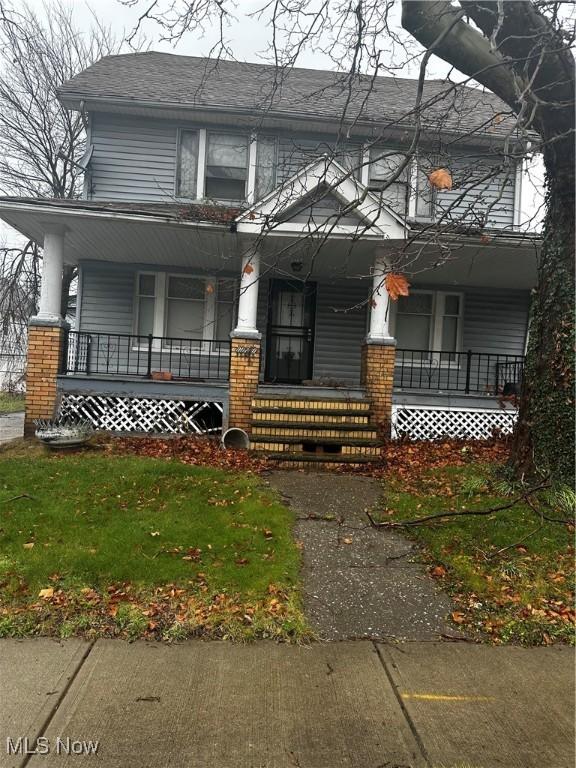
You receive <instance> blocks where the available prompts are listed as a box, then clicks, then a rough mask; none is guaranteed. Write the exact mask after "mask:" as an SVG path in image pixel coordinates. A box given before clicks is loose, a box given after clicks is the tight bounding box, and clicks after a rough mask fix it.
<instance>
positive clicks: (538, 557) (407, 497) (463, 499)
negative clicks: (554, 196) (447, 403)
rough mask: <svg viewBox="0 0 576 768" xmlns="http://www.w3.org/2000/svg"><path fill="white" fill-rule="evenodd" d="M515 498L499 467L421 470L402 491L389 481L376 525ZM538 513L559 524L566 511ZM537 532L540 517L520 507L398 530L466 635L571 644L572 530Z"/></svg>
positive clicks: (552, 527)
mask: <svg viewBox="0 0 576 768" xmlns="http://www.w3.org/2000/svg"><path fill="white" fill-rule="evenodd" d="M508 485H509V484H508ZM515 494H517V489H515V488H514V487H513V486H512V487H507V483H506V482H505V481H503V480H502V478H501V476H500V474H499V468H498V467H494V466H488V465H479V464H472V465H468V466H464V467H445V468H442V469H435V470H430V471H424V472H423V473H422V474H421V475H420V477H419V478H418V480H417V481H416V482H413V483H411V484H410V486H409V487H407V484H406V483H404V482H401V481H399V480H397V479H395V478H393V477H391V478H389V479H388V482H387V489H386V496H385V509H384V510H383V513H382V515H381V519H382V520H387V521H391V522H393V521H395V520H409V519H414V518H417V517H423V516H426V515H431V514H435V513H439V512H445V511H459V510H460V511H461V510H463V509H469V510H474V509H476V510H487V509H490V508H492V507H495V506H498V505H500V504H506V503H507V502H509V501H510V500H511V499H512V498H513V497H514V495H515ZM538 503H539V502H538ZM545 514H546V515H547V516H551V515H554V516H556V517H566V516H567V511H566V510H559V509H555V510H554V509H553V510H551V509H549V508H546V510H545ZM539 526H540V520H539V518H538V517H537V516H536V515H535V514H534V512H533V511H532V510H531V509H530V508H529V507H528V506H527V505H526V504H523V503H522V504H518V505H517V506H515V507H514V508H512V509H509V510H505V511H500V512H495V513H493V514H490V515H488V516H463V517H457V518H452V519H450V520H449V521H448V520H444V521H439V522H434V523H432V524H430V523H429V524H426V525H419V526H416V527H412V528H404V529H402V531H403V533H404V532H405V533H406V535H408V536H411V537H413V538H415V539H416V540H417V541H419V542H420V543H421V544H423V545H424V553H425V554H424V557H425V559H426V560H427V561H428V562H429V563H430V565H431V566H433V567H432V573H433V574H434V575H435V576H436V577H438V578H439V581H440V583H441V584H442V585H443V586H444V587H445V588H447V589H448V590H449V591H450V592H451V593H452V594H453V595H454V596H455V598H456V600H457V603H458V604H457V611H456V613H455V619H456V621H457V622H458V623H459V624H461V625H463V626H464V627H466V628H467V629H468V630H469V631H472V632H479V633H481V634H483V635H488V636H490V637H492V638H493V639H494V640H495V641H497V642H517V643H523V644H539V643H548V642H552V641H554V640H559V641H568V642H570V641H572V640H573V638H574V627H573V624H572V619H573V615H574V614H573V605H574V602H573V593H572V589H571V587H572V584H573V579H574V565H573V562H574V551H573V527H570V526H567V525H560V524H558V523H552V522H544V524H543V526H542V527H541V528H539ZM537 529H539V530H537ZM511 545H512V546H511ZM508 547H510V548H509V549H508ZM501 550H503V551H501ZM438 565H439V566H441V568H440V569H438V568H436V569H434V566H438ZM443 569H444V570H445V574H444V572H443Z"/></svg>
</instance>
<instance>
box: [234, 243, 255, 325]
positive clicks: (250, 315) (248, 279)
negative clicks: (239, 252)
mask: <svg viewBox="0 0 576 768" xmlns="http://www.w3.org/2000/svg"><path fill="white" fill-rule="evenodd" d="M259 279H260V254H259V253H258V251H257V250H251V251H249V252H248V253H247V254H246V255H245V256H244V257H243V259H242V275H241V277H240V296H239V298H238V322H237V323H236V328H235V329H234V330H233V332H232V336H235V337H238V338H248V339H250V338H252V339H259V338H260V337H261V334H260V333H259V332H258V328H257V327H256V318H257V313H258V288H259V285H258V283H259Z"/></svg>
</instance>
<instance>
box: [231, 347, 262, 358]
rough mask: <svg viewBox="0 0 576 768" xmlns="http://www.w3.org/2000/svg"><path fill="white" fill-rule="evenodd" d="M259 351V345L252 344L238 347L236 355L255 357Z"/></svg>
mask: <svg viewBox="0 0 576 768" xmlns="http://www.w3.org/2000/svg"><path fill="white" fill-rule="evenodd" d="M258 352H259V348H258V347H257V346H254V345H253V346H250V347H246V346H244V347H236V355H237V356H238V357H254V356H255V355H257V354H258Z"/></svg>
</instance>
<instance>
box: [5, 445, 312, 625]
mask: <svg viewBox="0 0 576 768" xmlns="http://www.w3.org/2000/svg"><path fill="white" fill-rule="evenodd" d="M33 453H34V454H37V453H38V451H36V450H35V451H34V452H33ZM5 455H6V454H4V456H5ZM0 459H1V461H0V516H1V522H0V552H1V554H0V634H4V635H7V634H13V635H21V634H59V635H61V636H62V635H64V636H66V635H70V634H85V635H88V636H102V635H104V636H105V635H122V636H128V637H131V638H133V637H137V636H150V637H155V638H168V639H178V638H181V637H186V636H189V635H194V634H207V635H210V636H218V637H235V638H249V637H257V636H273V637H278V638H282V639H299V638H300V637H302V636H303V635H305V634H306V629H305V626H304V621H303V618H302V613H301V610H300V603H299V598H298V568H299V551H298V549H297V547H296V545H295V543H294V541H293V539H292V533H291V529H292V516H291V513H290V511H289V510H287V509H286V508H285V507H284V506H282V505H281V504H280V503H279V502H278V501H277V500H276V499H275V498H274V496H273V495H272V494H271V493H270V492H268V491H266V490H264V489H262V487H261V486H260V485H259V482H258V480H257V478H256V477H255V476H253V475H251V474H249V473H244V474H240V473H231V472H225V471H222V470H217V469H210V468H206V467H189V466H186V465H184V464H181V463H178V462H175V461H162V460H156V459H150V458H141V457H134V456H110V455H107V456H104V455H99V454H98V453H96V452H95V451H88V452H86V453H83V454H75V455H68V456H59V455H50V454H44V453H42V454H41V455H31V456H27V455H25V453H23V454H22V455H15V456H13V457H10V456H8V457H5V458H2V455H0Z"/></svg>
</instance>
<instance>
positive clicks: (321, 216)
mask: <svg viewBox="0 0 576 768" xmlns="http://www.w3.org/2000/svg"><path fill="white" fill-rule="evenodd" d="M322 195H323V196H322V198H321V199H320V200H318V201H317V202H314V197H316V196H311V195H308V197H307V198H304V199H303V200H301V201H300V202H299V203H297V204H296V205H293V206H291V207H290V208H288V209H287V210H286V211H285V212H284V213H283V214H282V215H281V216H279V217H278V220H279V221H282V222H284V221H291V222H295V223H298V224H309V225H310V226H311V227H318V226H321V225H322V224H326V223H327V224H328V226H333V225H335V224H337V225H338V226H340V225H342V226H351V227H356V226H359V225H360V224H361V220H360V218H359V217H358V216H354V215H352V214H348V215H346V216H341V215H339V214H340V210H341V208H342V203H341V202H340V201H339V200H338V198H337V197H336V196H335V195H331V194H326V192H325V191H323V192H322ZM316 199H317V197H316Z"/></svg>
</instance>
